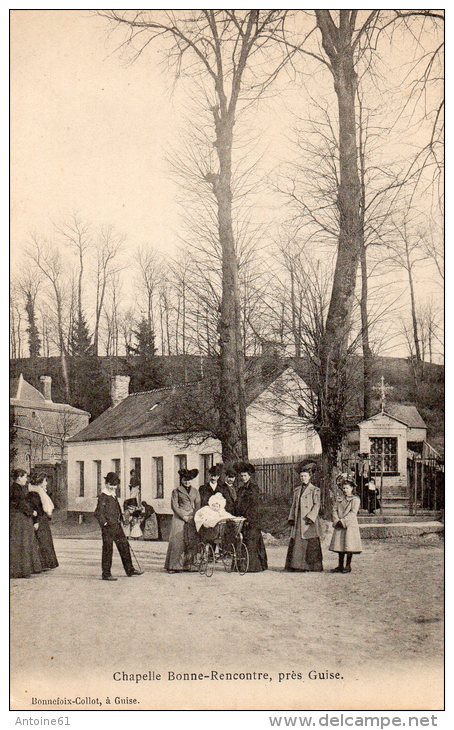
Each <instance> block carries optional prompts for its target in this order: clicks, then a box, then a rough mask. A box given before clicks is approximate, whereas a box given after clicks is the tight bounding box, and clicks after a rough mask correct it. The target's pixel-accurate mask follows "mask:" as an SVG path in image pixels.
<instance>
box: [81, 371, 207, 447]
mask: <svg viewBox="0 0 454 730" xmlns="http://www.w3.org/2000/svg"><path fill="white" fill-rule="evenodd" d="M183 397H185V398H188V399H189V398H191V399H198V398H200V397H201V393H200V386H199V384H198V383H193V384H190V385H183V386H177V387H175V386H174V387H167V388H156V389H155V390H148V391H145V392H142V393H131V395H129V396H127V397H126V398H125V399H124V400H122V401H120V403H118V405H116V406H115V407H114V408H109V409H108V410H107V411H104V413H102V414H101V415H100V416H98V418H95V420H94V421H92V422H91V423H90V424H89V425H88V426H86V428H84V429H82V431H79V433H77V434H75V435H74V436H72V437H71V438H70V439H68V441H70V442H71V441H104V440H106V439H108V440H110V439H119V438H140V437H143V436H162V435H165V434H171V433H175V430H176V429H175V425H174V423H172V422H171V418H170V414H172V413H174V412H175V407H177V406H178V403H181V399H182V398H183Z"/></svg>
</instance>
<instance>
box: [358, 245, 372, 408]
mask: <svg viewBox="0 0 454 730" xmlns="http://www.w3.org/2000/svg"><path fill="white" fill-rule="evenodd" d="M367 297H368V280H367V252H366V248H365V246H361V302H360V308H361V344H362V351H363V416H364V418H369V416H371V415H372V378H373V357H372V350H371V349H370V343H369V317H368V312H367Z"/></svg>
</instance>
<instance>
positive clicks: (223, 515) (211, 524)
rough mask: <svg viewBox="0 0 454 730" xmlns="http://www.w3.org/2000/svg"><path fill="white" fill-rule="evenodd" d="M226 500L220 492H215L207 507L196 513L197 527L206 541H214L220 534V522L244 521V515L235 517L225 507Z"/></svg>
mask: <svg viewBox="0 0 454 730" xmlns="http://www.w3.org/2000/svg"><path fill="white" fill-rule="evenodd" d="M225 504H226V500H225V497H223V495H222V494H221V493H220V492H216V493H215V494H213V495H212V496H211V497H210V499H209V500H208V504H207V506H206V507H202V508H201V509H199V510H197V512H196V513H195V515H194V522H195V528H196V530H197V532H198V533H199V534H200V537H201V538H202V540H203V541H204V542H211V543H213V542H214V541H215V540H216V539H217V538H218V536H219V531H218V529H216V528H217V526H218V525H219V523H220V522H223V521H225V520H228V521H229V522H242V521H243V518H242V517H235V516H234V515H232V514H230V512H227V510H226V509H225Z"/></svg>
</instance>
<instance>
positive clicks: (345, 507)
mask: <svg viewBox="0 0 454 730" xmlns="http://www.w3.org/2000/svg"><path fill="white" fill-rule="evenodd" d="M315 468H316V465H315V464H314V463H307V462H306V463H305V462H302V463H301V464H299V465H298V467H297V471H298V474H299V478H300V484H299V486H297V487H296V488H295V489H294V492H293V499H292V505H291V509H290V514H289V518H288V522H289V525H290V528H291V532H290V542H289V546H288V551H287V557H286V561H285V570H288V571H299V572H321V571H323V556H322V548H321V538H322V537H323V526H322V521H321V518H320V504H321V503H320V488H319V487H317V486H316V485H315V484H313V483H312V475H313V472H314V470H315ZM198 473H199V472H198V469H180V471H179V478H180V483H179V485H178V487H176V488H175V489H174V490H173V491H172V497H171V507H172V513H173V516H172V523H171V529H170V536H169V545H168V549H167V555H166V559H165V564H164V568H165V570H166V571H168V572H169V573H177V572H180V571H184V570H191V557H192V549H193V545H194V542H195V541H196V540H197V533H198V531H199V530H200V529H202V528H208V529H211V528H214V527H215V526H216V525H217V523H218V522H219V521H220V520H226V519H227V520H232V521H234V520H240V519H241V521H242V523H243V524H242V527H241V529H242V535H243V541H244V543H245V545H246V547H247V549H248V553H249V567H248V572H250V573H258V572H261V571H263V570H266V569H267V567H268V558H267V554H266V548H265V543H264V540H263V535H262V520H261V506H260V494H259V488H258V485H257V483H256V481H255V480H254V478H253V476H254V473H255V469H254V466H253V465H252V464H250V463H248V462H243V463H241V464H239V465H238V466H237V468H236V469H233V468H230V467H227V468H225V469H224V468H223V465H220V464H217V465H215V466H212V467H211V468H210V469H209V479H208V481H207V482H206V484H203V485H202V486H201V487H200V488H199V489H197V488H196V487H194V486H192V482H193V480H194V479H195V478H196V477H197V476H198ZM221 474H222V475H223V477H222V479H221ZM104 481H105V484H104V486H103V488H102V490H101V493H100V494H99V496H98V503H97V507H96V510H95V517H96V519H97V520H98V523H99V525H100V527H101V536H102V579H103V580H106V581H114V580H117V579H116V578H114V577H113V576H112V573H111V569H112V555H113V544H114V543H115V544H116V546H117V549H118V552H119V554H120V557H121V560H122V563H123V567H124V570H125V573H126V575H127V576H130V577H132V576H137V575H142V571H141V570H140V569H139V570H138V569H136V568H134V565H133V561H132V555H131V548H130V545H129V541H128V537H127V532H126V530H125V515H124V513H123V510H122V508H121V506H120V503H119V501H118V496H117V488H118V486H119V484H120V477H119V476H118V475H117V474H116V473H115V472H109V473H108V474H107V475H106V476H105V477H104ZM137 489H138V485H137V484H132V485H130V491H131V495H130V498H129V499H127V500H125V502H124V505H123V509H124V511H125V514H129V530H130V532H129V537H133V536H134V535H133V534H132V531H131V528H130V521H131V519H136V520H138V521H140V525H141V527H140V534H141V535H143V529H144V522H146V521H147V520H149V519H150V517H154V518H155V519H156V516H155V515H154V510H153V508H152V507H151V506H149V505H147V504H146V503H145V502H140V497H139V493H138V491H137ZM136 491H137V493H136ZM144 505H145V507H144ZM147 506H148V507H149V510H148V511H147ZM359 508H360V499H359V497H358V496H357V495H356V494H355V484H354V481H353V480H352V479H350V478H349V477H348V476H347V475H341V476H340V479H339V480H338V482H337V485H336V490H335V492H334V494H333V514H332V520H333V528H334V529H333V535H332V538H331V543H330V546H329V549H330V550H331V551H333V552H336V553H338V557H339V563H338V566H337V567H336V568H334V570H333V572H335V573H350V572H351V569H352V568H351V563H352V557H353V555H354V554H358V553H360V552H361V549H362V548H361V537H360V530H359V525H358V517H357V515H358V511H359ZM53 509H54V505H53V503H52V500H51V499H50V497H49V495H48V494H47V474H46V473H45V472H43V471H41V470H33V471H32V473H31V474H30V478H29V477H28V474H27V472H26V471H24V470H23V469H17V470H16V471H15V472H14V483H13V485H12V488H11V495H10V566H11V567H10V575H11V577H13V578H27V577H29V576H30V575H32V574H33V573H40V572H41V571H43V570H49V569H51V568H56V567H57V566H58V560H57V557H56V555H55V550H54V545H53V541H52V533H51V530H50V520H51V517H52V511H53ZM126 522H127V523H128V519H126ZM136 524H139V522H137V523H136ZM156 524H157V523H156ZM156 529H157V528H156Z"/></svg>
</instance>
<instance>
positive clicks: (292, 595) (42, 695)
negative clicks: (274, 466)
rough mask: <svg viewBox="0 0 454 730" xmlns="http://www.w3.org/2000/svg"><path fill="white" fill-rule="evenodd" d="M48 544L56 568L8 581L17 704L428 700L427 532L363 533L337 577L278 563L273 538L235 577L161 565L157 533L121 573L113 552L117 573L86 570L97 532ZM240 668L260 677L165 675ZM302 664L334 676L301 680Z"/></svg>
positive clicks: (96, 553)
mask: <svg viewBox="0 0 454 730" xmlns="http://www.w3.org/2000/svg"><path fill="white" fill-rule="evenodd" d="M56 550H57V553H58V556H59V560H60V567H59V568H58V569H57V570H55V571H51V572H48V573H45V574H41V575H38V576H34V577H33V578H31V579H28V580H13V581H11V586H12V588H11V647H12V650H11V652H12V653H11V664H12V693H13V705H15V706H16V708H18V709H27V708H29V707H31V706H32V700H31V697H35V699H36V698H37V699H38V700H39V701H40V702H41V700H42V699H46V698H52V697H54V698H55V697H60V698H61V699H68V698H69V699H71V698H73V699H74V697H75V696H76V695H75V693H76V694H77V696H78V695H81V696H82V695H83V696H85V697H86V698H87V699H89V698H96V697H98V698H99V699H100V701H102V702H103V707H104V709H113V708H109V707H106V705H105V702H106V697H112V698H113V699H112V701H114V694H115V693H118V694H120V695H121V696H123V695H124V696H125V697H129V696H131V697H130V698H132V699H134V698H135V699H136V700H137V702H138V703H139V702H140V709H145V708H146V707H149V706H154V707H159V708H162V709H163V708H165V707H169V706H170V707H176V706H182V707H190V706H196V707H202V706H206V707H216V703H221V705H220V706H222V707H232V708H234V707H257V708H258V707H265V708H267V709H272V708H277V707H286V706H289V707H295V708H296V707H307V708H309V707H317V706H318V705H317V703H322V702H325V703H326V704H325V705H323V704H321V705H320V707H322V708H323V709H328V706H327V705H328V704H329V703H331V704H332V705H333V706H334V707H335V708H336V709H339V708H342V707H347V708H348V707H350V708H352V707H353V706H354V705H355V703H356V706H360V707H361V704H359V705H358V702H359V701H360V700H361V697H363V700H362V702H363V703H364V702H365V701H367V702H368V703H369V704H368V706H370V707H372V706H373V704H374V702H375V703H376V704H377V705H378V706H379V707H380V699H381V698H385V695H386V693H387V692H389V693H390V697H391V696H392V697H394V699H393V700H391V699H390V700H389V702H388V706H389V707H391V705H392V706H397V705H399V703H401V702H404V705H405V703H407V702H412V701H414V702H419V701H422V699H421V698H422V697H423V694H424V689H425V695H424V697H425V701H428V702H429V703H430V704H431V706H432V707H433V706H434V705H438V706H439V705H440V703H441V691H442V687H441V674H440V673H441V668H442V650H443V615H442V611H443V574H442V571H443V547H442V543H441V542H440V540H439V538H438V537H437V536H432V537H431V538H428V539H427V540H426V541H424V539H423V538H421V539H419V540H418V541H413V542H412V541H401V542H399V541H395V542H391V541H384V542H378V541H376V542H375V541H368V542H367V544H366V546H365V550H364V552H363V553H362V555H360V556H358V557H357V558H355V559H354V562H353V568H354V570H353V572H352V573H351V574H350V575H338V574H337V575H336V574H330V573H329V572H325V573H323V574H292V573H285V572H283V571H282V566H283V564H284V561H285V547H282V546H278V547H269V548H268V556H269V563H270V570H268V571H266V572H264V573H260V574H247V575H245V576H243V577H241V576H238V575H236V574H227V573H225V572H224V570H223V569H222V566H219V567H216V570H215V573H214V575H213V577H211V578H206V577H202V576H200V575H198V574H197V573H196V574H173V575H168V574H167V573H165V572H164V571H163V568H162V566H163V563H164V555H165V550H166V544H164V543H135V544H134V550H135V552H136V553H137V556H138V557H139V560H140V562H141V564H142V567H143V568H144V570H145V574H144V575H143V576H141V577H136V578H127V577H126V576H124V573H123V571H122V568H121V564H120V562H119V559H118V556H117V555H116V556H115V557H114V566H113V572H114V574H115V575H117V576H118V577H119V580H118V581H117V582H116V583H108V582H104V581H101V580H100V556H101V543H100V542H99V541H97V540H74V539H65V540H61V539H58V540H56ZM324 557H325V569H326V571H328V570H329V569H330V568H332V567H334V566H335V565H336V556H335V555H333V554H330V553H328V552H327V551H325V552H324ZM247 670H248V671H249V670H250V671H256V672H262V673H267V674H269V676H270V677H271V679H269V680H262V679H259V680H258V681H257V682H256V681H255V680H228V681H219V680H217V679H215V680H213V679H212V678H211V675H210V678H209V679H206V678H204V679H199V680H195V679H191V680H181V681H180V680H172V679H169V678H168V673H169V672H174V673H175V674H176V673H178V672H187V673H198V672H203V671H210V672H211V671H217V672H226V671H232V672H239V671H240V672H245V671H247ZM311 671H313V672H316V673H317V674H324V673H325V672H326V673H327V674H329V673H332V674H336V673H338V674H339V677H337V678H336V679H333V678H326V679H325V678H324V677H323V678H322V679H320V678H319V677H318V676H317V677H316V678H315V679H311V678H310V677H309V673H310V672H311ZM115 672H120V673H123V675H126V676H129V675H133V674H134V675H135V674H141V673H146V672H154V673H155V675H156V674H160V675H161V679H160V680H157V679H156V678H153V679H150V678H147V679H143V680H140V681H136V680H130V679H124V678H122V679H116V678H115V677H114V674H115ZM292 673H295V675H298V674H301V675H302V678H301V679H298V677H295V678H294V679H292ZM282 674H287V675H288V674H289V675H290V677H287V678H286V679H281V677H280V675H282ZM123 675H122V676H123ZM117 676H119V675H117ZM149 676H151V675H149ZM267 682H269V683H268V684H267ZM399 682H400V684H401V685H402V687H401V686H400V684H399ZM396 683H397V684H396ZM398 686H399V689H398V688H397V687H398ZM430 687H432V689H431V690H430V691H429V689H430ZM405 688H406V691H407V694H406V695H405V696H404V694H405V693H404V690H405ZM410 690H411V695H408V692H410ZM364 693H365V694H364ZM101 695H103V697H101ZM115 696H116V694H115ZM386 696H387V695H386ZM413 696H414V700H413V699H412V698H413ZM358 698H359V699H358ZM364 698H366V699H364ZM383 701H385V700H384V699H383ZM267 702H271V703H272V707H269V708H268V706H267V704H266V703H267ZM288 702H292V703H293V705H288V704H286V703H288ZM314 703H315V704H314ZM390 703H391V704H390ZM34 706H35V708H36V707H39V706H42V705H39V703H38V704H36V703H35V704H34ZM58 706H60V704H59V705H58ZM62 706H63V705H62ZM54 709H55V707H54ZM72 709H84V708H83V707H82V708H75V707H73V708H72ZM85 709H98V708H97V707H96V706H93V707H88V706H87V707H85ZM115 709H131V706H123V705H119V706H118V707H115ZM380 709H385V707H380ZM408 709H410V707H408ZM411 709H413V706H412V707H411ZM414 709H416V708H414ZM424 709H425V707H424Z"/></svg>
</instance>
